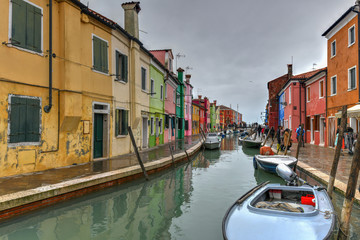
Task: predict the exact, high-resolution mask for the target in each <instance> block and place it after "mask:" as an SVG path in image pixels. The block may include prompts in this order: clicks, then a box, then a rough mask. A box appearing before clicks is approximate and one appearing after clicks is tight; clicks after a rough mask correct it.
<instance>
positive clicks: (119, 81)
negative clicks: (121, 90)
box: [114, 78, 127, 84]
mask: <svg viewBox="0 0 360 240" xmlns="http://www.w3.org/2000/svg"><path fill="white" fill-rule="evenodd" d="M114 81H115V82H118V83H122V84H127V82H125V81H124V80H119V79H116V78H115V80H114Z"/></svg>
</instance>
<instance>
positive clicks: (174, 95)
mask: <svg viewBox="0 0 360 240" xmlns="http://www.w3.org/2000/svg"><path fill="white" fill-rule="evenodd" d="M173 97H174V103H176V90H174V92H173Z"/></svg>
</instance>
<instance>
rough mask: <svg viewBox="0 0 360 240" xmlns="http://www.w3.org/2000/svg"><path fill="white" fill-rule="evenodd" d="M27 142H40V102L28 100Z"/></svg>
mask: <svg viewBox="0 0 360 240" xmlns="http://www.w3.org/2000/svg"><path fill="white" fill-rule="evenodd" d="M26 103H27V106H26V139H25V141H26V142H39V141H40V100H39V99H33V98H28V99H26Z"/></svg>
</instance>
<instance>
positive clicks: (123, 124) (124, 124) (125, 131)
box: [121, 110, 129, 135]
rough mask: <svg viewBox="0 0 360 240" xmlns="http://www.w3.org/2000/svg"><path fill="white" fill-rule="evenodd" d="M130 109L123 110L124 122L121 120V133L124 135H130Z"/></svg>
mask: <svg viewBox="0 0 360 240" xmlns="http://www.w3.org/2000/svg"><path fill="white" fill-rule="evenodd" d="M128 115H129V114H128V111H127V110H122V122H121V128H122V129H121V134H122V135H128V122H129V119H128Z"/></svg>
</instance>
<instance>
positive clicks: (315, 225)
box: [222, 164, 336, 240]
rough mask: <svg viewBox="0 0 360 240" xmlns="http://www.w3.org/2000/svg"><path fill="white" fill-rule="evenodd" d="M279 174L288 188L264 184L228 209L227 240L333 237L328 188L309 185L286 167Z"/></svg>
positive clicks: (317, 239) (281, 239)
mask: <svg viewBox="0 0 360 240" xmlns="http://www.w3.org/2000/svg"><path fill="white" fill-rule="evenodd" d="M277 173H278V175H279V176H281V177H282V178H284V179H285V180H286V181H287V182H288V184H287V185H286V186H284V185H280V184H269V182H265V183H262V184H260V185H258V186H256V187H255V188H253V189H251V190H250V191H248V192H247V193H245V194H244V195H243V196H242V197H240V198H239V199H238V200H237V201H236V202H235V203H234V204H233V205H232V206H231V207H230V208H229V209H228V211H227V212H226V214H225V216H224V218H223V222H222V232H223V238H224V239H226V240H233V239H277V240H285V239H286V240H288V239H306V240H320V239H329V238H330V237H331V236H332V235H333V233H334V226H335V219H336V218H335V213H334V208H333V205H332V202H331V200H330V198H329V196H328V194H327V192H326V189H325V188H323V187H318V186H311V185H309V184H307V183H306V182H305V181H303V180H302V179H300V178H299V177H298V176H297V175H296V173H294V172H293V171H292V170H291V169H290V168H289V167H288V166H286V165H285V164H279V165H278V167H277ZM300 184H302V185H301V186H299V185H300Z"/></svg>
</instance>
